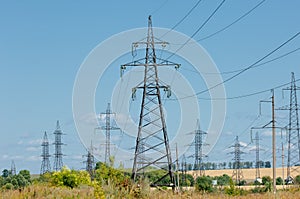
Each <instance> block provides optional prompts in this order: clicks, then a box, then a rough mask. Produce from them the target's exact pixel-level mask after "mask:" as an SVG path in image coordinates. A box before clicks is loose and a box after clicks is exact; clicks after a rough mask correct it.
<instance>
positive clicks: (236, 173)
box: [232, 136, 244, 185]
mask: <svg viewBox="0 0 300 199" xmlns="http://www.w3.org/2000/svg"><path fill="white" fill-rule="evenodd" d="M232 147H233V148H234V151H233V152H232V154H234V158H233V160H234V168H233V173H232V179H233V180H235V183H236V184H237V185H240V183H241V181H242V180H243V178H244V175H243V171H242V164H241V160H242V158H241V154H243V153H244V152H242V151H241V144H240V142H239V137H238V136H236V138H235V143H234V145H233V146H232Z"/></svg>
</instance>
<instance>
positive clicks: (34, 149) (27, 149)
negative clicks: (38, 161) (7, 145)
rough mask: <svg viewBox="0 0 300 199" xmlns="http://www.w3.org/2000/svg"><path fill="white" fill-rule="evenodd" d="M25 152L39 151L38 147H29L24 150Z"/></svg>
mask: <svg viewBox="0 0 300 199" xmlns="http://www.w3.org/2000/svg"><path fill="white" fill-rule="evenodd" d="M25 150H26V151H39V150H40V147H33V146H29V147H26V148H25Z"/></svg>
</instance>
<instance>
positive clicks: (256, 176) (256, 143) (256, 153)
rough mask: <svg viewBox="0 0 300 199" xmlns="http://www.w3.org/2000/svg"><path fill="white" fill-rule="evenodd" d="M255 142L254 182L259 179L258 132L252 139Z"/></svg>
mask: <svg viewBox="0 0 300 199" xmlns="http://www.w3.org/2000/svg"><path fill="white" fill-rule="evenodd" d="M253 140H255V160H256V161H255V169H256V171H255V180H257V179H258V178H260V159H259V152H260V151H259V150H260V148H259V135H258V132H256V133H255V138H254V139H253Z"/></svg>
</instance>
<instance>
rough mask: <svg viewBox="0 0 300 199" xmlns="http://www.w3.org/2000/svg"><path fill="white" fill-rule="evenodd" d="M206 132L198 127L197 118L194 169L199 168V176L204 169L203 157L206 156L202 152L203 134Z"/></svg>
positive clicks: (203, 173)
mask: <svg viewBox="0 0 300 199" xmlns="http://www.w3.org/2000/svg"><path fill="white" fill-rule="evenodd" d="M205 134H207V133H206V132H204V131H202V130H201V129H200V121H199V119H197V127H196V130H195V163H194V170H199V174H200V176H203V175H205V169H204V166H203V158H204V157H206V156H205V155H204V154H203V146H204V145H205V143H204V141H203V140H204V139H203V135H205Z"/></svg>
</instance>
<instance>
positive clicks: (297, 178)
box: [294, 175, 300, 184]
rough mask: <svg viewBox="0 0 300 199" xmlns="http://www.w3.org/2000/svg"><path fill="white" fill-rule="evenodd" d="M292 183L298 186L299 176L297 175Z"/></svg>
mask: <svg viewBox="0 0 300 199" xmlns="http://www.w3.org/2000/svg"><path fill="white" fill-rule="evenodd" d="M294 182H295V183H296V184H300V175H297V176H296V177H295V180H294Z"/></svg>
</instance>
